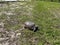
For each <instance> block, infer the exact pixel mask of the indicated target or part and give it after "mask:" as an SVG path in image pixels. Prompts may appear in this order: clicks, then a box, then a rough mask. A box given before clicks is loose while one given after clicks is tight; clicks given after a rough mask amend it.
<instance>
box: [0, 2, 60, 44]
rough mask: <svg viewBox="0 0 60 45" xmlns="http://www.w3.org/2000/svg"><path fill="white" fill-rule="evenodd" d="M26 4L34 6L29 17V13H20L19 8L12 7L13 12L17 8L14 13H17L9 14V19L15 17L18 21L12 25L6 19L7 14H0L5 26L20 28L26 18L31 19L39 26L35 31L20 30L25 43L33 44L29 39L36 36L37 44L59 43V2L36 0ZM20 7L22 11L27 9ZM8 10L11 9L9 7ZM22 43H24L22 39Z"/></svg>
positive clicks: (14, 28)
mask: <svg viewBox="0 0 60 45" xmlns="http://www.w3.org/2000/svg"><path fill="white" fill-rule="evenodd" d="M17 4H18V3H17ZM28 4H31V5H33V6H34V7H33V10H32V15H31V17H30V16H29V15H26V14H23V13H24V12H23V13H22V14H20V12H19V11H20V10H19V8H15V7H14V8H15V10H14V12H15V11H16V10H17V11H16V13H17V14H19V15H15V16H11V20H13V21H14V19H16V20H17V21H16V20H15V22H18V23H16V24H14V25H12V22H10V23H8V21H7V20H6V19H7V16H5V15H4V14H3V15H1V16H0V19H1V20H5V21H4V23H6V24H5V28H6V29H13V30H16V29H20V27H21V24H23V23H24V22H25V21H27V20H31V21H33V22H35V23H36V24H37V25H38V26H39V30H38V31H37V32H33V31H30V30H23V31H22V33H23V35H22V36H23V37H22V40H23V39H24V38H26V41H27V42H26V44H25V45H34V44H33V42H32V41H33V39H32V40H31V42H29V39H31V38H36V41H37V40H38V41H37V45H48V44H49V45H60V14H59V13H60V3H56V2H44V1H36V2H34V3H33V2H32V3H26V5H28ZM19 6H20V5H19ZM24 6H25V5H24ZM10 8H11V7H10ZM4 9H5V8H4ZM7 9H8V8H6V9H5V10H7ZM21 9H23V11H25V10H27V9H26V8H21ZM0 10H1V9H0ZM10 11H13V10H11V9H10ZM21 11H22V10H21ZM11 20H10V21H11ZM24 35H25V37H24ZM22 43H24V41H23V42H22Z"/></svg>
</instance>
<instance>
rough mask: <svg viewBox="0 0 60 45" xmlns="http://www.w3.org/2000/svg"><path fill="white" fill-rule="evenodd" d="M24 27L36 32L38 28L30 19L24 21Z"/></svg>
mask: <svg viewBox="0 0 60 45" xmlns="http://www.w3.org/2000/svg"><path fill="white" fill-rule="evenodd" d="M24 28H25V29H29V30H32V31H34V32H36V31H37V30H38V26H37V25H36V24H35V23H34V22H31V21H26V22H25V23H24Z"/></svg>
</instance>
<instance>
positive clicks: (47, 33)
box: [33, 1, 60, 45]
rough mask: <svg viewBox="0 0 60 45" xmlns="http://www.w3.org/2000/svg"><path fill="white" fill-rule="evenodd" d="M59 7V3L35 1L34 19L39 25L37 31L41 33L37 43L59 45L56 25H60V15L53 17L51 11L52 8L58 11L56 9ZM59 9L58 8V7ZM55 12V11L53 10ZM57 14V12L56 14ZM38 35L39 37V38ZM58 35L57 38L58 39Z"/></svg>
mask: <svg viewBox="0 0 60 45" xmlns="http://www.w3.org/2000/svg"><path fill="white" fill-rule="evenodd" d="M59 8H60V4H59V3H55V2H43V1H36V2H35V7H34V11H33V12H34V15H33V17H34V21H35V22H36V23H37V24H38V25H39V27H40V26H41V28H40V30H39V31H38V32H41V33H43V35H41V34H40V35H41V37H42V36H44V37H42V39H41V40H40V42H39V44H38V45H48V44H50V45H60V43H59V42H60V41H59V40H60V35H59V34H60V28H58V27H56V26H58V25H60V20H59V19H60V17H55V15H54V14H53V12H52V13H51V12H50V11H52V10H53V9H54V10H56V12H57V11H58V10H57V9H59ZM59 10H60V9H59ZM54 12H55V11H54ZM56 16H58V14H57V15H56ZM59 16H60V15H59ZM38 32H37V35H38ZM41 37H40V38H41ZM58 37H59V39H58ZM44 40H45V41H46V42H45V41H44Z"/></svg>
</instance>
